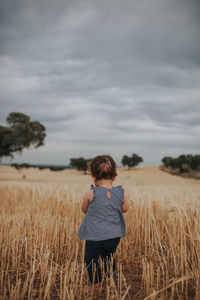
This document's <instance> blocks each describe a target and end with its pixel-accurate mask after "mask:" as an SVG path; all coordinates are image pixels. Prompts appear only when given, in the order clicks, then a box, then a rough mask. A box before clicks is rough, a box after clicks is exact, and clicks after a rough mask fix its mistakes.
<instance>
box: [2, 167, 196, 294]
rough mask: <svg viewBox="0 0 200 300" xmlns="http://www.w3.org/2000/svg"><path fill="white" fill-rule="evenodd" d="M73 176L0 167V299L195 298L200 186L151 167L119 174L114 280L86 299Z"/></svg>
mask: <svg viewBox="0 0 200 300" xmlns="http://www.w3.org/2000/svg"><path fill="white" fill-rule="evenodd" d="M91 183H92V181H91V178H90V176H89V175H83V174H82V173H81V172H78V171H76V170H64V171H59V172H51V171H49V170H38V169H28V170H25V169H24V170H22V171H20V172H19V171H17V170H15V169H14V168H11V167H7V166H0V223H1V228H0V230H1V235H0V299H1V300H4V299H5V300H7V299H15V300H20V299H29V300H32V299H42V300H43V299H53V300H54V299H62V300H64V299H70V300H73V299H107V300H109V299H113V300H115V299H116V300H117V299H128V300H130V299H136V300H140V299H145V300H147V299H163V300H164V299H180V300H182V299H195V300H199V299H200V184H199V183H200V182H199V181H198V180H194V179H186V178H182V177H177V176H172V175H170V174H167V173H164V172H162V171H161V170H159V168H158V167H156V166H152V167H151V166H150V167H138V168H135V169H134V170H126V169H119V170H118V177H117V179H116V182H115V185H117V184H122V185H123V187H124V188H125V190H126V194H127V198H128V200H129V203H130V209H129V211H128V212H127V213H126V214H125V219H126V224H127V236H126V237H125V238H122V239H121V241H120V245H119V247H118V249H117V252H116V259H117V276H116V278H115V279H113V278H112V277H111V278H110V279H109V280H108V279H104V280H103V284H102V286H101V288H100V290H99V291H98V294H96V293H95V292H94V293H89V291H88V286H89V285H88V277H87V270H86V268H85V265H84V262H83V255H84V241H81V240H80V239H79V238H78V237H77V230H78V228H79V226H80V224H81V221H82V219H83V217H84V215H83V213H82V212H81V209H80V203H81V199H82V196H83V194H84V193H85V191H86V190H87V189H88V188H89V186H90V184H91Z"/></svg>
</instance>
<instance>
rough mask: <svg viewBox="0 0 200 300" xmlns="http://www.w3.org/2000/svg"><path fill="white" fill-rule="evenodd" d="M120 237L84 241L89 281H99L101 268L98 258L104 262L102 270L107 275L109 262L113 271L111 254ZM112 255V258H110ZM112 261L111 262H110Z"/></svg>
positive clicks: (114, 263)
mask: <svg viewBox="0 0 200 300" xmlns="http://www.w3.org/2000/svg"><path fill="white" fill-rule="evenodd" d="M119 241H120V237H117V238H114V239H109V240H103V241H86V243H85V263H86V266H87V270H88V274H89V279H90V282H91V283H98V282H100V281H101V279H102V278H101V270H100V266H99V263H98V259H99V257H100V256H101V259H102V260H103V263H104V271H105V273H107V275H108V276H109V275H110V273H109V264H110V265H112V271H113V272H114V271H115V268H116V262H115V258H114V257H113V254H114V253H115V251H116V249H117V246H118V244H119ZM112 257H113V260H112ZM112 262H113V263H112Z"/></svg>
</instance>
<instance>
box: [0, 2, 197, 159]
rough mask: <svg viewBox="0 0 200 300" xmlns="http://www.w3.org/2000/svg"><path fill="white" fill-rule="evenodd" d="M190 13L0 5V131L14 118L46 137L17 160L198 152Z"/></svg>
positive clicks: (189, 8)
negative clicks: (33, 124) (39, 126)
mask: <svg viewBox="0 0 200 300" xmlns="http://www.w3.org/2000/svg"><path fill="white" fill-rule="evenodd" d="M199 12H200V4H199V1H197V0H191V1H189V2H188V1H185V0H183V1H181V0H175V1H174V0H169V1H164V0H161V1H160V0H152V1H147V0H142V1H131V0H125V1H123V3H122V2H121V1H120V0H116V1H104V0H103V1H93V0H87V1H80V0H74V1H64V0H58V1H56V2H55V1H53V0H51V1H47V0H43V1H39V0H37V1H32V2H31V1H27V0H26V1H25V0H16V1H11V0H2V1H1V3H0V90H1V94H0V102H1V114H0V122H1V123H2V124H5V119H6V116H7V114H8V113H9V112H12V111H21V112H24V113H27V114H29V115H30V116H31V118H32V119H35V120H39V121H41V122H42V123H43V124H44V125H45V126H46V128H47V140H46V146H45V147H43V148H41V149H38V150H32V151H29V152H27V151H25V152H24V153H23V155H22V156H21V157H19V156H18V155H17V156H16V160H18V161H25V160H28V161H31V162H40V163H41V162H47V163H48V160H50V161H52V160H53V161H54V162H55V163H65V162H66V161H67V159H68V160H69V158H70V157H71V156H72V155H73V156H74V155H77V156H80V155H85V156H93V155H96V154H99V153H102V152H103V153H110V154H113V155H114V157H115V158H116V160H117V161H118V162H120V158H121V155H123V154H124V153H127V154H131V153H132V152H138V153H139V154H141V155H143V157H144V160H145V163H147V164H148V163H157V164H159V163H160V158H162V155H167V154H171V155H179V154H180V153H184V152H191V153H197V152H199V146H200V143H199V130H200V121H199V120H200V118H199V111H200V99H199V97H200V89H199V86H200V55H199V49H200V36H199V26H200V21H199ZM44 153H45V154H44ZM58 153H59V155H58ZM5 161H6V160H5Z"/></svg>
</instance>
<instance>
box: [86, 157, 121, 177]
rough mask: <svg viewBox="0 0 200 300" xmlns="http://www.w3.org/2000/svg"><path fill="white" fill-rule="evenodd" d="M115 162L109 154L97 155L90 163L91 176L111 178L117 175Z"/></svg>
mask: <svg viewBox="0 0 200 300" xmlns="http://www.w3.org/2000/svg"><path fill="white" fill-rule="evenodd" d="M116 168H117V167H116V163H115V161H114V159H113V158H112V157H111V156H110V155H98V156H96V157H95V158H93V160H92V161H91V163H90V171H91V173H92V176H94V177H95V178H96V179H97V180H100V179H112V178H113V177H115V176H117V173H116Z"/></svg>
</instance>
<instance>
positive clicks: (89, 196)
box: [81, 190, 94, 214]
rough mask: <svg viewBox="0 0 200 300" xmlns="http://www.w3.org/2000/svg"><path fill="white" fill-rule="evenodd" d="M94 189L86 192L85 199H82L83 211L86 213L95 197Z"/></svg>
mask: <svg viewBox="0 0 200 300" xmlns="http://www.w3.org/2000/svg"><path fill="white" fill-rule="evenodd" d="M93 195H94V194H93V190H90V191H89V192H87V193H86V194H85V196H84V197H83V201H82V205H81V209H82V211H83V212H84V213H85V214H86V212H87V209H88V205H89V204H90V202H91V201H92V199H93Z"/></svg>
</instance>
